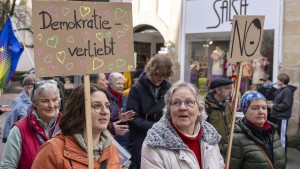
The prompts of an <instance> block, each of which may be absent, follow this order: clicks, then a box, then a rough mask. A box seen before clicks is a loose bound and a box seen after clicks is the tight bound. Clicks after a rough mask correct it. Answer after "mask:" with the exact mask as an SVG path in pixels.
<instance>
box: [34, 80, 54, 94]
mask: <svg viewBox="0 0 300 169" xmlns="http://www.w3.org/2000/svg"><path fill="white" fill-rule="evenodd" d="M46 83H51V84H55V85H57V83H56V81H55V80H40V81H37V82H34V83H33V88H32V92H31V98H33V96H34V91H35V90H36V89H38V88H39V87H41V86H43V85H45V84H46Z"/></svg>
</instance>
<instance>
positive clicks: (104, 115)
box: [32, 84, 121, 169]
mask: <svg viewBox="0 0 300 169" xmlns="http://www.w3.org/2000/svg"><path fill="white" fill-rule="evenodd" d="M90 93H91V114H92V124H91V125H92V138H91V139H92V140H93V155H94V156H93V157H94V160H93V161H94V168H97V169H99V168H101V169H102V168H109V169H121V164H120V158H119V155H118V150H117V148H116V147H115V146H114V144H112V141H113V138H112V136H111V134H110V133H109V131H108V130H107V126H108V123H109V119H110V103H109V95H108V93H107V91H106V90H105V89H103V88H102V87H100V86H99V85H96V84H90ZM85 123H86V119H85V101H84V85H80V86H77V87H76V88H75V89H74V90H73V92H72V93H71V95H70V97H69V99H68V100H67V103H66V107H65V111H64V114H63V116H62V118H61V121H60V129H61V130H60V131H59V132H58V134H57V135H56V136H55V137H54V138H53V139H51V140H50V141H48V142H46V143H45V144H44V145H43V146H42V147H41V148H40V150H39V153H38V155H37V157H36V159H35V160H34V162H33V165H32V168H34V169H44V168H88V154H87V132H86V130H87V129H86V124H85Z"/></svg>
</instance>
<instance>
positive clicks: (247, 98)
mask: <svg viewBox="0 0 300 169" xmlns="http://www.w3.org/2000/svg"><path fill="white" fill-rule="evenodd" d="M258 99H262V100H266V98H265V97H264V96H263V95H262V94H261V93H259V92H257V91H247V92H245V93H244V95H243V96H242V100H241V105H240V108H241V110H242V111H243V113H244V114H245V113H246V111H247V109H248V107H249V105H250V103H251V102H252V101H253V100H258Z"/></svg>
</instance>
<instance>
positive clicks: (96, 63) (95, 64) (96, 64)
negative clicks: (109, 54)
mask: <svg viewBox="0 0 300 169" xmlns="http://www.w3.org/2000/svg"><path fill="white" fill-rule="evenodd" d="M103 64H104V61H103V60H101V59H98V58H95V59H94V60H93V70H96V69H98V68H100V67H101V66H103Z"/></svg>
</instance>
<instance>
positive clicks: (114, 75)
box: [108, 72, 125, 84]
mask: <svg viewBox="0 0 300 169" xmlns="http://www.w3.org/2000/svg"><path fill="white" fill-rule="evenodd" d="M116 79H123V80H125V77H124V76H123V75H122V74H121V73H119V72H113V73H111V74H110V75H109V77H108V83H109V84H113V83H114V82H115V80H116Z"/></svg>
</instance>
